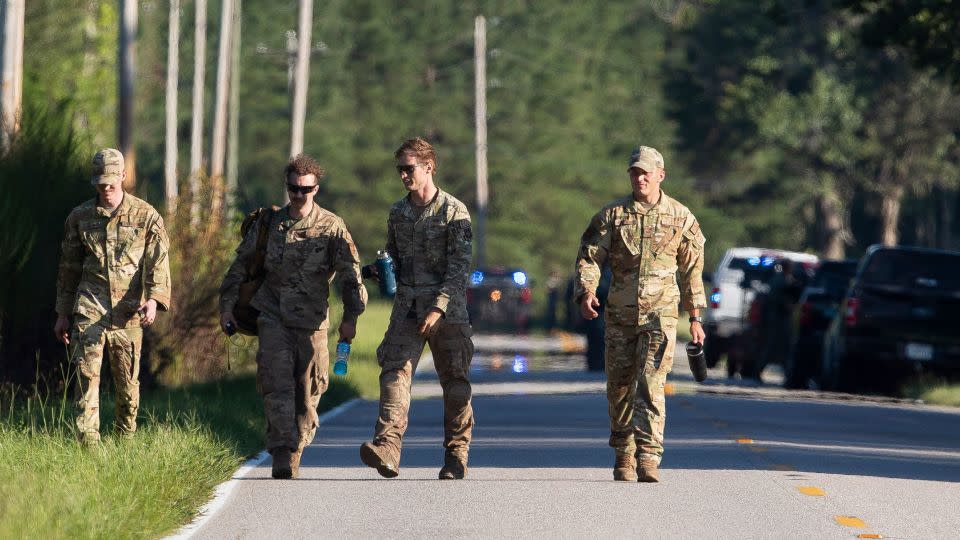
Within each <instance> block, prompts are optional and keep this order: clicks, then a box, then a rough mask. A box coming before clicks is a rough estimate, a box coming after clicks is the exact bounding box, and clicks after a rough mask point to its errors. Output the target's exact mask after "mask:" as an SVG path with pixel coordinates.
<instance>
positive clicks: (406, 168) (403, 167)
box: [397, 163, 420, 176]
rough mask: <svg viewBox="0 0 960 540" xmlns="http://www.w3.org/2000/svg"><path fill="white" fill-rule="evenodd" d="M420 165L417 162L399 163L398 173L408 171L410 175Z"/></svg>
mask: <svg viewBox="0 0 960 540" xmlns="http://www.w3.org/2000/svg"><path fill="white" fill-rule="evenodd" d="M419 166H420V164H419V163H416V164H413V165H397V172H398V173H407V175H408V176H409V175H411V174H413V170H414V169H416V168H417V167H419Z"/></svg>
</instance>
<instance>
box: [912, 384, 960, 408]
mask: <svg viewBox="0 0 960 540" xmlns="http://www.w3.org/2000/svg"><path fill="white" fill-rule="evenodd" d="M903 395H904V396H905V397H909V398H913V399H922V400H923V401H924V402H925V403H929V404H930V405H946V406H948V407H960V384H957V383H951V382H948V381H945V380H942V379H937V378H930V377H924V378H921V379H920V380H917V381H913V382H911V383H909V384H907V385H906V386H904V388H903Z"/></svg>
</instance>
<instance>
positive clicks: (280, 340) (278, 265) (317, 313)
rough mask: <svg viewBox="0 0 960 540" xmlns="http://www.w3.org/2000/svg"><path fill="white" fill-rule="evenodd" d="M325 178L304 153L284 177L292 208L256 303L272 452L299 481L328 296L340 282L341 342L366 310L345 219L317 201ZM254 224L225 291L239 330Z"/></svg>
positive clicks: (226, 314) (274, 242)
mask: <svg viewBox="0 0 960 540" xmlns="http://www.w3.org/2000/svg"><path fill="white" fill-rule="evenodd" d="M323 176H324V171H323V169H321V168H320V166H319V165H318V164H317V162H316V161H315V160H314V159H313V158H312V157H310V156H307V155H305V154H300V155H298V156H296V157H294V158H293V159H291V160H290V162H289V163H288V164H287V166H286V169H285V170H284V178H285V179H286V182H287V192H288V193H289V194H290V204H288V205H287V206H285V207H284V208H282V209H280V210H279V212H277V213H276V215H272V212H263V213H262V214H261V217H260V219H270V220H271V221H270V222H269V235H268V237H267V246H266V258H265V260H264V269H265V270H266V278H265V279H264V281H263V285H261V286H260V289H259V290H258V291H257V293H256V294H255V295H254V297H253V300H252V301H251V305H252V306H253V307H255V308H256V309H258V310H260V316H259V317H258V319H257V335H258V336H259V338H260V348H259V350H258V351H257V389H258V391H259V392H260V395H261V396H262V397H263V407H264V411H265V413H266V418H267V449H268V450H269V451H270V454H271V455H272V456H273V471H272V473H273V477H274V478H291V477H296V476H297V474H298V473H299V468H300V457H301V455H302V453H303V448H304V447H305V446H306V445H308V444H310V442H311V441H312V440H313V436H314V434H315V433H316V430H317V424H318V418H317V404H318V403H319V402H320V395H321V394H322V393H323V392H324V391H326V389H327V383H328V381H329V379H328V377H327V368H328V365H329V361H330V360H329V351H328V350H327V330H328V328H329V324H330V323H329V321H328V320H327V311H328V297H329V288H330V283H332V282H333V279H334V277H335V276H336V277H337V278H338V279H339V282H340V293H341V298H342V299H343V320H342V321H341V323H340V328H339V332H340V341H346V342H348V343H349V342H350V341H351V340H352V339H353V338H354V337H355V336H356V333H357V329H356V325H357V317H359V316H360V314H361V313H363V310H364V309H365V308H366V305H367V290H366V289H365V288H364V286H363V283H362V282H361V279H360V257H359V256H358V255H357V248H356V246H355V245H354V243H353V238H351V236H350V232H349V231H348V230H347V226H346V225H345V224H344V222H343V220H342V219H341V218H340V217H339V216H337V215H335V214H333V213H332V212H330V211H328V210H325V209H323V208H320V206H319V205H317V204H315V203H314V201H313V197H314V195H315V194H316V192H317V185H318V182H319V180H320V179H321V178H323ZM258 229H259V224H258V223H254V224H253V226H252V227H250V229H249V230H248V231H247V234H246V236H244V238H243V240H242V241H241V243H240V246H239V247H238V248H237V257H236V259H234V261H233V264H231V265H230V269H229V270H227V274H226V276H224V278H223V284H222V285H221V286H220V324H221V326H222V327H223V329H224V331H225V332H226V331H227V325H228V324H232V325H233V326H234V328H235V327H236V325H237V321H236V319H235V318H234V316H233V308H234V306H235V305H236V304H237V299H238V297H239V291H240V284H241V283H242V282H243V281H244V280H245V279H246V267H247V262H248V260H249V259H250V258H251V257H253V256H255V253H256V245H257V230H258Z"/></svg>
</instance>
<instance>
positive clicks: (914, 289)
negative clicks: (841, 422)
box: [821, 246, 960, 393]
mask: <svg viewBox="0 0 960 540" xmlns="http://www.w3.org/2000/svg"><path fill="white" fill-rule="evenodd" d="M958 311H960V253H958V252H953V251H943V250H934V249H926V248H916V247H884V246H871V247H870V248H869V249H868V250H867V253H866V254H865V255H864V257H863V259H862V260H861V261H860V266H859V267H858V268H857V273H856V275H855V276H854V278H853V280H852V282H851V284H850V288H849V290H848V291H847V293H846V295H845V296H844V299H843V301H842V303H841V304H840V311H839V314H838V316H837V317H836V318H835V319H834V320H833V322H832V323H831V324H830V327H829V328H828V330H827V334H826V336H825V337H824V349H823V365H822V367H821V379H822V380H821V386H822V387H823V388H824V389H827V390H839V391H846V392H850V391H857V390H861V389H867V390H876V391H881V392H885V393H895V392H896V391H898V390H899V386H900V384H901V383H902V382H903V380H904V378H906V377H907V376H910V375H913V374H918V373H935V374H939V375H945V376H954V377H955V376H957V375H960V332H958V331H957V326H956V319H954V317H955V316H956V314H957V313H958Z"/></svg>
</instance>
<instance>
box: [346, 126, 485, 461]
mask: <svg viewBox="0 0 960 540" xmlns="http://www.w3.org/2000/svg"><path fill="white" fill-rule="evenodd" d="M394 157H395V158H396V160H397V172H398V173H400V180H401V181H403V185H404V187H405V188H406V189H407V191H408V192H409V193H408V194H407V196H406V197H404V198H402V199H400V200H399V201H397V202H396V203H394V205H393V206H392V207H391V208H390V217H389V218H388V219H387V247H386V250H387V252H388V253H390V256H391V257H392V258H393V260H394V262H395V265H396V271H397V294H396V298H395V299H394V303H393V312H392V313H391V315H390V326H389V327H388V328H387V333H386V335H385V336H384V338H383V342H382V343H381V344H380V347H379V348H378V349H377V360H378V361H379V363H380V366H381V368H382V370H381V373H380V415H379V418H378V419H377V424H376V427H375V428H374V437H373V441H372V442H366V443H364V444H363V445H362V446H361V447H360V458H361V460H362V461H363V463H364V464H366V465H367V466H369V467H373V468H375V469H377V472H379V473H380V475H381V476H384V477H386V478H393V477H395V476H397V475H398V474H399V472H400V450H401V447H402V440H403V434H404V432H405V431H406V429H407V415H408V413H409V410H410V386H411V384H412V377H413V373H414V371H416V369H417V362H418V361H419V359H420V354H421V353H422V352H423V345H424V343H429V344H430V350H431V351H432V353H433V361H434V367H435V368H436V370H437V374H438V375H439V378H440V386H441V387H442V388H443V411H444V417H443V424H444V427H443V432H444V440H443V446H444V448H445V449H446V450H445V453H444V465H443V468H441V469H440V475H439V477H440V479H441V480H452V479H462V478H463V477H464V476H465V475H466V473H467V454H468V452H469V449H470V436H471V432H472V430H473V408H472V407H471V405H470V398H471V388H470V379H469V375H470V360H471V359H472V358H473V341H472V340H471V339H470V336H471V335H472V330H471V327H470V322H469V319H468V317H467V296H466V284H467V274H468V272H469V267H470V257H471V253H472V244H471V242H472V238H473V235H472V233H471V230H470V214H469V213H468V212H467V208H466V206H464V204H463V203H462V202H460V201H458V200H457V199H455V198H454V197H453V196H452V195H450V194H449V193H446V192H444V191H442V190H440V189H439V188H437V187H436V186H435V185H434V183H433V175H434V173H435V172H436V170H437V157H436V154H435V153H434V150H433V147H432V146H430V143H428V142H427V141H425V140H423V139H421V138H416V139H410V140H407V141H405V142H404V143H403V144H402V145H401V146H400V148H398V149H397V151H396V153H395V154H394Z"/></svg>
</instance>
